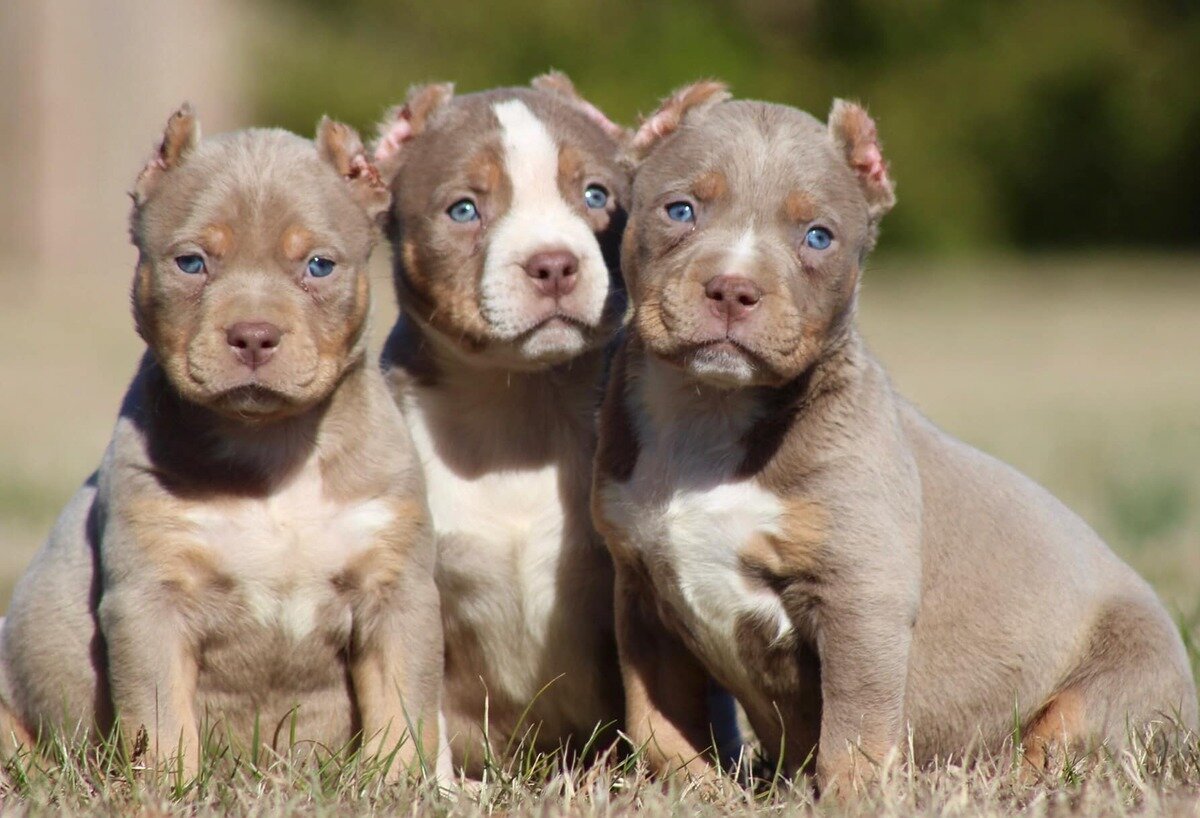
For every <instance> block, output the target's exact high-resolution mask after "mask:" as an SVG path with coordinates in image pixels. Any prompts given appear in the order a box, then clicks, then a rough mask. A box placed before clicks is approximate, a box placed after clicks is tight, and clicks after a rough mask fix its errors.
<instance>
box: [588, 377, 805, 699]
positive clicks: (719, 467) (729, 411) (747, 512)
mask: <svg viewBox="0 0 1200 818" xmlns="http://www.w3.org/2000/svg"><path fill="white" fill-rule="evenodd" d="M666 380H667V379H666V378H663V377H647V378H646V379H645V380H644V385H645V387H646V390H645V392H644V393H643V398H644V399H645V401H646V409H647V410H648V411H649V413H650V414H651V415H654V416H657V417H658V420H657V421H655V422H654V423H653V425H651V424H649V423H645V424H643V425H640V426H639V433H638V437H639V439H640V441H641V444H642V451H641V453H640V455H639V457H638V464H637V467H636V468H635V469H634V472H633V475H632V476H631V477H630V479H629V480H628V481H626V482H624V483H606V484H605V486H604V488H603V489H602V494H601V501H602V505H603V510H604V515H605V517H606V518H607V520H608V522H609V523H611V524H612V525H614V526H616V527H617V528H618V529H620V530H621V531H622V532H623V533H624V534H625V535H626V538H627V541H628V542H629V544H630V545H631V546H632V547H634V548H637V549H639V550H641V551H642V552H643V554H644V555H645V557H646V564H647V565H649V566H651V567H652V568H653V566H655V565H663V564H666V565H669V566H670V571H671V573H672V574H674V576H675V577H676V579H677V581H678V589H677V591H678V592H677V593H675V592H674V589H671V590H670V591H669V590H668V589H669V587H670V584H669V583H664V584H662V585H660V586H659V592H660V593H669V594H670V595H669V596H668V599H667V602H668V603H669V604H670V605H671V607H672V608H673V609H674V610H675V612H676V613H677V614H678V615H679V616H680V617H681V618H682V619H683V621H684V622H685V623H686V624H687V627H688V630H689V632H690V633H691V634H692V636H693V637H694V638H695V640H696V642H697V643H698V644H699V646H700V647H701V649H702V651H703V653H704V657H703V658H704V659H705V661H706V664H708V666H709V667H711V668H714V669H720V673H719V675H720V676H722V677H723V681H725V682H726V683H727V684H732V683H735V682H738V681H740V680H742V679H743V673H744V670H743V665H742V661H741V659H740V658H739V656H738V645H737V639H738V636H737V623H738V620H739V619H741V618H742V617H747V616H748V617H752V618H754V619H755V620H757V621H759V622H762V623H764V624H766V625H767V626H768V627H770V628H771V630H772V631H773V632H774V633H775V634H776V638H779V637H782V636H784V635H785V634H787V633H788V632H789V631H791V630H792V627H793V625H792V622H791V619H790V618H789V617H788V615H787V612H786V611H785V610H784V607H783V603H782V602H781V601H780V599H779V597H778V595H776V594H775V593H774V592H772V591H769V590H766V589H763V588H760V587H756V586H754V585H752V584H751V583H749V582H747V580H746V578H745V576H744V575H743V573H742V571H741V567H740V560H739V557H740V553H741V551H742V550H743V549H744V548H745V547H746V546H747V545H748V544H749V542H750V540H751V539H752V537H754V536H755V535H756V534H767V535H775V536H779V535H780V534H781V530H780V521H781V518H782V515H783V512H784V508H783V505H782V503H781V502H780V500H779V498H777V497H776V496H775V495H774V494H772V493H771V492H769V491H767V490H765V489H763V488H761V487H760V486H758V485H757V484H755V483H754V482H753V481H749V480H735V479H734V478H733V476H732V475H733V471H734V469H735V468H736V466H737V463H738V462H739V461H740V459H741V456H742V453H741V450H740V448H739V447H738V443H737V441H738V440H739V439H740V437H741V434H742V432H743V431H744V428H743V427H744V425H745V424H746V423H747V422H749V421H751V420H753V417H752V415H750V414H749V412H748V411H747V409H748V407H746V406H743V405H740V402H738V401H737V400H736V399H730V400H729V401H727V402H725V403H722V404H720V405H714V406H711V407H704V408H700V409H698V410H697V411H695V412H694V413H687V414H685V415H680V414H679V413H678V411H677V409H678V406H679V404H680V402H681V400H683V399H685V398H684V396H682V395H681V393H680V391H679V389H681V388H682V387H680V386H678V385H677V384H672V385H668V384H667V383H665V381H666ZM735 397H736V396H735ZM652 573H653V571H652Z"/></svg>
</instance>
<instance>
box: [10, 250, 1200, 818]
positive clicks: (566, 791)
mask: <svg viewBox="0 0 1200 818" xmlns="http://www.w3.org/2000/svg"><path fill="white" fill-rule="evenodd" d="M12 267H13V265H7V269H6V267H5V266H3V265H0V278H3V277H4V276H5V275H6V274H8V269H11V268H12ZM971 267H972V268H973V269H971V270H956V269H951V270H946V269H935V270H931V269H928V268H926V267H925V266H923V265H918V264H917V263H915V262H907V261H886V260H884V261H879V262H876V263H874V264H873V266H872V269H871V270H869V271H868V274H867V277H866V281H865V284H864V289H863V309H862V324H863V327H864V330H865V332H866V334H867V337H868V340H869V341H870V343H871V345H872V347H873V349H874V350H875V352H876V353H877V354H878V355H879V356H880V357H881V358H882V359H883V360H884V361H885V363H887V364H888V366H889V368H890V369H891V372H892V375H893V378H894V380H895V381H896V383H897V384H898V386H899V387H900V389H901V390H902V391H903V392H904V393H905V394H906V395H908V396H909V397H910V398H912V399H913V400H914V401H915V402H916V403H917V404H918V405H919V406H921V407H922V408H923V409H924V410H925V411H926V413H927V414H928V415H929V416H930V417H932V418H933V419H934V420H935V421H937V422H938V423H939V424H940V425H942V426H943V427H944V428H946V429H947V430H948V431H950V432H952V433H953V434H956V435H958V436H959V437H961V438H963V439H965V440H967V441H969V442H971V443H973V444H975V445H977V446H979V447H981V448H983V449H985V450H987V451H989V452H991V453H993V454H995V455H997V456H999V457H1001V458H1003V459H1004V460H1007V461H1009V462H1011V463H1013V464H1014V465H1016V466H1017V467H1019V468H1021V469H1022V470H1023V471H1025V472H1026V473H1028V474H1030V475H1031V476H1033V477H1034V478H1036V479H1037V480H1038V481H1040V482H1041V483H1043V484H1044V485H1046V486H1047V487H1049V488H1050V489H1051V490H1052V491H1053V492H1054V493H1055V494H1057V495H1058V496H1059V497H1061V498H1062V499H1063V500H1065V501H1066V502H1067V503H1068V505H1070V506H1072V507H1073V508H1075V509H1076V510H1077V511H1079V512H1080V513H1081V514H1082V515H1083V516H1084V518H1085V519H1087V520H1088V522H1089V523H1091V524H1092V525H1093V526H1094V527H1096V528H1097V530H1099V531H1100V533H1101V534H1102V535H1103V536H1104V537H1105V538H1106V539H1107V540H1108V541H1109V543H1110V544H1111V545H1112V546H1113V548H1114V549H1115V550H1116V551H1117V552H1118V553H1120V554H1121V556H1122V557H1123V558H1125V559H1126V560H1128V561H1129V562H1130V563H1131V564H1132V565H1133V566H1134V567H1135V568H1136V569H1137V570H1138V571H1139V572H1141V573H1142V574H1143V575H1144V576H1146V577H1147V578H1148V579H1149V580H1150V581H1151V582H1152V583H1153V584H1154V586H1155V587H1156V589H1157V590H1158V591H1159V593H1160V594H1161V595H1162V597H1163V599H1164V601H1165V602H1166V604H1167V605H1168V607H1169V608H1170V609H1171V610H1172V611H1173V612H1174V613H1175V615H1176V617H1177V619H1178V621H1179V622H1180V626H1181V630H1182V632H1183V634H1184V638H1185V641H1186V642H1187V644H1188V647H1189V651H1190V653H1191V656H1192V662H1193V666H1194V667H1196V668H1200V369H1198V364H1200V321H1198V320H1197V312H1196V311H1197V305H1200V259H1197V258H1195V257H1174V258H1171V257H1160V258H1096V259H1078V258H1076V259H1045V260H1040V261H1033V262H1028V261H1013V260H1003V259H1001V260H993V261H990V262H987V263H973V264H972V265H971ZM110 270H111V271H110V272H108V273H104V274H96V275H90V274H89V275H87V276H80V275H66V274H55V273H54V272H53V271H43V272H42V274H41V275H31V274H29V273H28V271H26V270H24V269H22V270H21V271H20V272H19V274H20V275H21V276H22V277H21V281H22V286H21V287H15V286H14V287H10V288H8V289H7V290H6V296H5V298H4V299H3V300H0V384H3V389H4V392H3V394H4V396H5V397H4V398H2V399H0V605H6V604H7V600H8V597H9V594H10V592H11V587H12V584H13V583H14V582H15V580H16V577H17V576H19V574H20V572H21V571H23V570H24V567H25V566H26V565H27V564H28V561H29V559H30V557H31V556H32V554H33V551H34V550H35V549H36V548H37V547H38V545H39V543H40V542H41V540H42V538H43V537H44V536H45V534H46V532H47V531H48V529H49V527H50V524H51V522H52V521H53V517H54V515H55V513H56V512H57V509H58V508H59V507H60V506H61V505H62V503H64V502H65V501H66V499H67V498H68V497H69V495H70V493H71V492H72V491H74V489H75V487H76V486H78V485H79V483H81V482H82V480H83V479H84V478H85V477H86V476H87V475H88V474H89V473H90V471H91V470H92V469H93V468H94V467H95V465H96V463H97V462H98V460H99V458H100V455H101V453H102V452H103V449H104V445H105V443H106V441H107V439H108V435H109V432H110V430H111V427H112V422H113V419H114V417H115V414H116V409H117V404H118V402H119V400H120V396H121V393H122V392H123V391H124V388H125V385H126V383H127V381H128V379H129V377H130V375H131V374H132V372H133V368H134V364H135V362H136V358H137V356H138V354H139V352H140V344H139V342H138V340H137V338H136V336H135V335H134V333H133V331H132V328H131V325H130V320H129V314H128V301H127V295H126V291H127V284H128V278H129V275H130V273H131V270H132V262H131V261H130V262H129V263H125V264H123V266H120V265H119V266H115V267H112V268H110ZM14 280H15V279H14ZM375 283H376V285H377V290H376V307H375V335H376V338H378V337H379V335H380V334H381V333H382V331H383V330H384V329H386V326H387V324H389V323H390V321H391V318H392V316H393V314H394V308H393V307H392V299H391V295H390V292H389V284H388V281H387V274H386V271H385V270H384V269H383V267H382V265H380V266H379V268H377V270H376V273H375ZM47 329H49V330H52V331H50V332H47ZM117 758H118V757H117V756H116V755H114V754H112V753H109V754H107V755H105V754H104V753H94V752H93V753H85V752H83V751H82V750H81V749H80V748H79V747H76V746H71V745H68V744H63V745H60V746H57V747H55V748H51V752H50V754H49V756H48V759H43V758H34V757H27V758H25V759H24V761H23V762H22V764H23V765H24V766H23V767H20V768H17V769H14V768H12V767H10V768H9V770H8V771H7V773H6V775H5V776H4V777H3V782H2V783H0V810H2V811H3V812H5V813H8V812H13V813H17V814H48V813H54V814H83V813H111V814H146V815H150V814H153V815H168V814H169V815H174V814H192V815H210V814H212V815H216V814H228V813H234V814H245V815H275V814H280V813H298V814H304V815H325V814H331V815H332V814H343V813H346V812H355V813H359V812H361V813H373V814H374V813H378V814H396V813H408V814H412V813H417V812H421V813H425V812H429V813H433V814H442V815H454V816H457V815H463V816H469V815H478V814H492V813H496V814H519V815H561V814H579V815H621V814H626V813H628V812H631V811H633V810H635V809H637V810H640V811H642V812H645V813H647V814H649V815H668V814H671V815H675V814H679V815H693V814H697V815H713V816H717V815H731V814H734V813H743V812H753V813H760V814H769V815H792V814H800V815H803V814H812V813H818V814H837V813H840V812H842V811H843V810H842V809H841V808H839V807H835V806H832V805H829V804H814V802H813V799H812V796H811V793H810V792H809V791H808V790H807V789H806V788H804V787H798V788H793V787H790V786H787V785H782V784H778V785H776V786H775V787H773V788H772V787H770V786H767V787H761V788H758V789H751V788H746V787H742V786H740V785H738V784H737V783H735V782H734V781H732V780H726V781H722V782H720V783H719V784H718V785H717V786H716V787H715V788H709V789H705V788H701V787H699V786H696V785H687V784H682V783H672V784H670V785H662V784H661V783H659V782H655V781H652V780H650V779H648V778H647V777H646V776H645V775H644V774H643V772H642V771H641V769H640V767H639V765H638V761H637V758H636V756H634V757H633V758H627V759H625V760H624V761H617V760H616V759H613V760H611V761H610V762H609V763H607V764H601V765H598V766H595V767H592V768H589V769H583V768H579V767H577V766H573V765H570V764H568V763H566V762H564V761H563V760H562V759H559V758H555V757H547V756H538V755H533V754H521V755H520V761H519V763H517V764H515V765H514V766H509V767H505V766H503V765H499V764H493V765H492V767H491V768H490V770H489V775H488V778H487V780H485V781H484V782H483V783H482V784H479V785H477V786H471V787H468V788H461V787H457V786H452V787H448V788H446V789H439V788H438V787H437V786H436V785H435V784H433V783H432V782H430V781H428V780H424V781H422V780H413V781H409V782H406V783H404V784H401V785H396V786H389V785H385V784H383V783H382V781H381V780H380V779H379V776H378V775H377V774H376V771H375V770H373V766H372V764H371V763H370V761H369V760H366V761H365V760H363V759H359V758H356V757H355V756H354V755H353V754H352V753H351V754H337V755H336V756H331V757H330V758H328V759H326V761H325V763H324V764H320V763H317V762H315V761H314V760H312V759H311V758H310V759H309V760H307V761H304V760H301V759H299V758H296V757H293V756H285V757H282V758H270V759H262V760H260V761H259V763H257V764H243V765H241V766H237V765H233V766H229V765H226V766H220V765H217V766H214V767H213V768H212V769H210V770H209V771H208V773H207V774H206V775H205V776H202V779H201V780H199V781H195V782H188V781H180V780H177V779H176V778H173V777H172V776H171V775H170V774H164V773H156V772H155V771H151V770H140V769H134V768H133V767H131V766H129V765H121V764H118V762H117ZM881 781H882V783H881V786H880V788H879V789H878V790H877V791H875V792H874V793H872V794H869V795H868V796H866V798H865V800H864V801H862V802H860V803H859V804H857V805H856V806H855V807H854V808H853V809H851V810H850V811H851V812H857V813H858V814H864V815H1006V814H1023V815H1039V816H1040V815H1068V814H1089V815H1091V814H1094V815H1126V814H1141V815H1174V814H1193V815H1195V814H1200V745H1198V744H1197V742H1196V741H1195V740H1193V741H1192V742H1191V743H1190V744H1188V745H1186V746H1185V747H1183V748H1181V749H1180V750H1178V751H1177V752H1175V753H1172V754H1169V755H1167V756H1165V757H1161V756H1158V755H1156V754H1155V753H1154V752H1152V751H1150V750H1145V749H1143V750H1141V751H1139V752H1136V753H1130V754H1125V755H1121V756H1119V757H1115V758H1105V759H1102V760H1101V761H1100V762H1099V763H1098V765H1096V766H1095V767H1093V768H1091V769H1085V768H1083V767H1081V766H1080V765H1076V764H1069V765H1067V766H1066V767H1065V768H1064V770H1063V771H1062V773H1061V774H1060V775H1058V776H1056V777H1053V778H1052V779H1050V780H1047V781H1043V782H1039V783H1037V784H1036V785H1034V786H1032V787H1030V786H1025V785H1023V784H1022V783H1021V782H1020V781H1019V777H1018V776H1017V775H1016V773H1015V772H1014V770H1013V766H1012V758H1011V756H1005V755H998V756H997V757H994V758H990V759H984V760H982V761H981V762H979V763H978V764H976V765H974V766H963V765H958V764H946V765H942V766H940V767H939V768H937V769H933V770H912V769H909V768H907V767H904V766H902V765H901V766H896V767H892V768H888V769H886V770H884V771H882V774H881Z"/></svg>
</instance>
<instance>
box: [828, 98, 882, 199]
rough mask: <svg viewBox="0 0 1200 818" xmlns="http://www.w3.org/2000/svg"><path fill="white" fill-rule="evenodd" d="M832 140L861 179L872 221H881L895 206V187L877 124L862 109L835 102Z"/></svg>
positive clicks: (830, 113) (830, 119)
mask: <svg viewBox="0 0 1200 818" xmlns="http://www.w3.org/2000/svg"><path fill="white" fill-rule="evenodd" d="M829 136H830V138H832V139H833V144H834V146H835V147H836V148H837V150H838V152H839V153H840V154H841V155H842V156H843V157H845V159H846V162H847V163H848V164H849V165H850V168H851V170H853V171H854V173H855V175H857V176H858V183H859V185H861V186H862V190H863V193H864V194H866V197H867V212H868V213H869V214H870V217H871V219H872V221H876V220H878V219H880V218H881V217H882V216H883V215H884V214H885V213H887V212H888V211H889V210H891V209H892V206H893V205H894V204H896V186H895V185H894V184H893V183H892V179H891V177H890V176H889V175H888V169H887V162H885V161H884V160H883V150H882V149H881V148H880V147H879V134H878V132H877V131H876V129H875V122H874V120H872V119H871V117H870V116H868V115H867V112H866V110H864V109H863V108H862V107H861V106H859V105H856V104H855V103H853V102H847V101H846V100H844V99H837V100H834V101H833V109H832V110H831V111H830V112H829Z"/></svg>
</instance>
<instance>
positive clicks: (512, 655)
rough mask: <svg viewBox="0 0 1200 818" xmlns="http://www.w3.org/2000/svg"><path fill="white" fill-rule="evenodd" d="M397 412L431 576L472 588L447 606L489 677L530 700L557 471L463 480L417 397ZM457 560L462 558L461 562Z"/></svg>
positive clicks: (540, 650)
mask: <svg viewBox="0 0 1200 818" xmlns="http://www.w3.org/2000/svg"><path fill="white" fill-rule="evenodd" d="M405 414H406V416H407V418H408V420H409V428H410V429H411V432H412V437H413V443H414V444H415V446H416V449H417V454H418V456H419V457H420V459H421V463H422V466H423V467H424V471H425V488H426V493H427V495H428V498H429V512H430V517H431V518H432V522H433V529H434V533H435V534H436V536H437V538H438V541H439V549H440V557H444V559H440V565H439V573H440V575H442V576H443V577H444V576H447V575H450V576H453V575H454V574H455V573H456V572H459V573H461V574H462V576H463V577H465V578H467V579H465V580H464V581H465V582H467V583H468V584H469V586H470V587H471V589H472V590H471V593H469V594H466V595H464V596H462V597H459V598H456V599H455V601H454V602H455V610H456V611H457V612H458V614H459V616H460V617H461V618H462V619H463V620H464V623H463V624H464V625H465V626H466V627H468V628H469V629H470V630H471V631H472V632H474V633H476V634H478V643H479V646H480V647H481V649H482V650H484V651H485V653H486V654H487V661H486V664H487V667H488V669H489V671H490V672H491V674H492V678H493V679H494V680H497V683H498V684H500V685H502V686H503V687H504V688H505V692H507V693H508V694H510V695H512V696H513V697H514V698H515V699H516V700H518V701H530V700H532V699H533V698H534V696H536V695H537V693H538V691H539V689H540V687H541V685H542V684H544V680H542V677H541V676H540V670H541V668H540V664H541V663H540V659H541V657H542V655H543V654H544V651H545V649H546V639H547V631H548V628H549V625H550V622H551V619H552V615H553V611H554V608H555V604H556V601H557V598H558V591H557V586H556V577H557V566H558V562H559V559H560V557H561V554H562V549H563V536H564V523H565V520H564V516H563V503H562V497H561V495H560V489H559V472H558V469H557V468H554V467H546V468H540V469H524V470H512V471H505V472H488V473H486V474H484V475H482V476H479V477H474V478H467V477H462V476H460V475H458V474H457V473H455V472H454V471H453V470H451V469H450V468H449V467H448V466H447V465H446V464H445V463H444V462H443V461H442V460H441V458H440V457H438V454H437V451H436V450H435V448H434V444H433V438H432V436H431V435H430V432H429V428H428V426H427V424H426V421H425V417H424V410H423V408H422V407H421V406H420V403H419V401H418V400H417V399H412V398H410V401H409V404H408V406H407V407H406V412H405ZM456 541H464V542H465V545H464V546H463V548H464V551H463V552H462V553H461V554H460V553H459V552H458V551H454V550H452V549H454V548H455V545H454V543H455V542H456ZM460 558H462V559H466V560H467V562H466V563H465V564H462V565H461V567H460V565H459V563H458V560H459V559H460ZM483 569H486V570H483ZM451 582H455V583H456V580H454V579H452V580H451ZM456 584H457V583H456ZM444 610H445V611H449V610H450V609H449V607H448V606H446V607H444Z"/></svg>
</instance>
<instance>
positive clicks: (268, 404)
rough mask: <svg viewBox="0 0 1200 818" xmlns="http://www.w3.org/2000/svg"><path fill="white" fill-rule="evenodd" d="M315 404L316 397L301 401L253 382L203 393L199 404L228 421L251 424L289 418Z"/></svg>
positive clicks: (317, 400) (298, 398) (300, 398)
mask: <svg viewBox="0 0 1200 818" xmlns="http://www.w3.org/2000/svg"><path fill="white" fill-rule="evenodd" d="M319 402H320V400H319V399H318V398H313V399H305V398H302V397H298V396H295V395H289V394H285V393H284V392H281V391H279V390H278V389H275V388H272V387H270V386H266V385H264V384H261V383H253V382H251V383H243V384H238V385H236V386H231V387H227V388H223V389H220V390H219V391H215V392H212V393H209V394H206V395H205V396H203V398H202V399H201V401H200V403H202V404H203V405H204V406H205V407H207V408H208V409H210V410H212V411H213V412H216V413H217V414H219V415H221V416H222V417H224V418H226V419H228V420H233V421H236V422H238V423H246V424H251V425H258V424H264V423H272V422H275V421H278V420H284V419H286V418H289V417H293V416H295V415H298V414H301V413H303V412H304V411H306V410H307V409H310V408H311V407H313V406H315V405H316V404H317V403H319Z"/></svg>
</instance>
